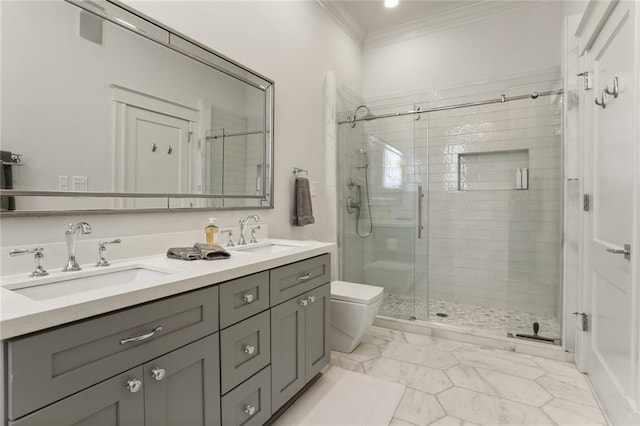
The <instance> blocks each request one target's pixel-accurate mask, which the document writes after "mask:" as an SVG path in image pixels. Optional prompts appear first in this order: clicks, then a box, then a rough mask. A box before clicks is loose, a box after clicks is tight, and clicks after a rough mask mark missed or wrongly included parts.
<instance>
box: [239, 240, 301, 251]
mask: <svg viewBox="0 0 640 426" xmlns="http://www.w3.org/2000/svg"><path fill="white" fill-rule="evenodd" d="M300 247H304V243H302V242H293V241H292V242H288V241H287V242H280V241H278V242H274V241H264V242H261V243H253V244H251V243H249V244H247V245H245V246H236V247H233V248H232V249H233V250H239V251H244V252H249V253H262V254H271V253H279V252H281V251H287V250H292V249H295V248H300Z"/></svg>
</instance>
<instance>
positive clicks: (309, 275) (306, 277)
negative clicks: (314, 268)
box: [298, 272, 311, 281]
mask: <svg viewBox="0 0 640 426" xmlns="http://www.w3.org/2000/svg"><path fill="white" fill-rule="evenodd" d="M309 278H311V272H307V273H306V274H305V275H300V276H299V277H298V281H304V280H308V279H309Z"/></svg>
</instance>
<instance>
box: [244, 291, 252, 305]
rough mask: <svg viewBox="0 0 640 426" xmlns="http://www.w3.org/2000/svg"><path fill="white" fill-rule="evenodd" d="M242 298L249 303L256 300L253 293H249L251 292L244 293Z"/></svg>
mask: <svg viewBox="0 0 640 426" xmlns="http://www.w3.org/2000/svg"><path fill="white" fill-rule="evenodd" d="M242 300H244V301H245V302H247V303H251V302H253V300H254V297H253V294H249V293H245V294H243V295H242Z"/></svg>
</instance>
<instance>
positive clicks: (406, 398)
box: [393, 388, 445, 426]
mask: <svg viewBox="0 0 640 426" xmlns="http://www.w3.org/2000/svg"><path fill="white" fill-rule="evenodd" d="M444 415H445V412H444V410H443V409H442V407H441V406H440V403H439V402H438V400H437V399H436V397H435V396H433V395H430V394H428V393H425V392H420V391H417V390H415V389H411V388H407V390H405V391H404V395H403V396H402V399H401V400H400V405H398V408H397V409H396V412H395V414H394V415H393V417H394V418H397V419H401V420H404V421H407V422H409V423H413V424H414V425H417V426H427V425H428V424H431V423H433V422H434V421H436V420H438V419H439V418H441V417H443V416H444Z"/></svg>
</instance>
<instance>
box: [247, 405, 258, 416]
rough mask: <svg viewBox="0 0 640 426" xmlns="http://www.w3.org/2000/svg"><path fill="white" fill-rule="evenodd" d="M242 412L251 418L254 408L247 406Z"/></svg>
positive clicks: (254, 411)
mask: <svg viewBox="0 0 640 426" xmlns="http://www.w3.org/2000/svg"><path fill="white" fill-rule="evenodd" d="M244 412H245V413H247V414H248V415H249V416H253V415H254V414H255V413H256V407H254V406H253V405H250V404H247V405H246V406H245V407H244Z"/></svg>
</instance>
